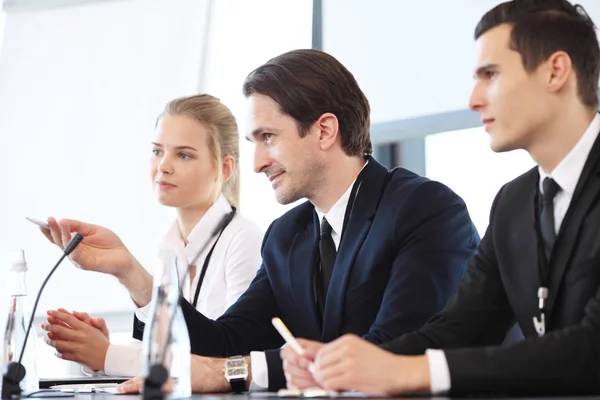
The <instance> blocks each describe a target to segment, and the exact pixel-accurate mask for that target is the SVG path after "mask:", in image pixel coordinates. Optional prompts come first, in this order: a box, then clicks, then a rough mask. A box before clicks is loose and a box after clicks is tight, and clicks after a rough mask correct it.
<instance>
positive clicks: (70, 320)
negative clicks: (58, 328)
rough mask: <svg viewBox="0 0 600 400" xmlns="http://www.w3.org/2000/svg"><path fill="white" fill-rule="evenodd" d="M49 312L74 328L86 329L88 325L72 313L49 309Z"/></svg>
mask: <svg viewBox="0 0 600 400" xmlns="http://www.w3.org/2000/svg"><path fill="white" fill-rule="evenodd" d="M48 314H49V315H50V316H51V317H54V318H56V319H58V320H60V321H63V322H66V323H67V324H68V325H69V326H70V327H71V328H73V329H84V328H85V327H86V326H87V325H86V324H85V323H83V322H81V321H80V320H79V319H78V318H77V317H75V316H74V315H72V314H69V313H65V312H62V311H49V312H48Z"/></svg>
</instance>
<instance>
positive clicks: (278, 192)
mask: <svg viewBox="0 0 600 400" xmlns="http://www.w3.org/2000/svg"><path fill="white" fill-rule="evenodd" d="M299 199H301V197H298V196H297V195H296V194H295V193H293V192H292V193H290V192H289V191H286V190H284V189H283V188H282V187H279V188H277V189H275V200H277V202H278V203H279V204H281V205H287V204H290V203H293V202H295V201H296V200H299Z"/></svg>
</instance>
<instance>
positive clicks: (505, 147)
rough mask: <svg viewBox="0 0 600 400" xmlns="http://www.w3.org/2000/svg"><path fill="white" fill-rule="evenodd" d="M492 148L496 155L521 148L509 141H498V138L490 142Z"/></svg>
mask: <svg viewBox="0 0 600 400" xmlns="http://www.w3.org/2000/svg"><path fill="white" fill-rule="evenodd" d="M490 148H491V149H492V151H493V152H494V153H506V152H508V151H513V150H517V149H519V148H520V147H519V146H518V145H517V144H516V143H513V142H512V141H509V140H498V138H496V139H494V138H493V137H492V138H491V140H490Z"/></svg>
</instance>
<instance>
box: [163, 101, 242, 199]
mask: <svg viewBox="0 0 600 400" xmlns="http://www.w3.org/2000/svg"><path fill="white" fill-rule="evenodd" d="M165 114H167V115H181V116H186V117H190V118H192V119H194V120H196V121H198V122H199V123H201V124H202V125H203V126H204V127H205V128H206V130H207V131H208V132H209V140H208V147H209V149H210V152H211V154H212V156H213V162H214V165H215V169H216V171H217V181H218V182H219V183H220V184H221V188H220V189H221V190H220V193H223V195H224V196H225V198H226V199H227V201H228V202H229V204H230V205H232V206H233V207H236V208H237V207H238V206H239V197H240V170H239V167H238V165H239V159H240V146H239V132H238V126H237V123H236V121H235V117H234V116H233V114H232V113H231V110H229V108H227V106H226V105H224V104H223V103H221V101H220V100H219V99H217V98H216V97H213V96H211V95H208V94H198V95H194V96H187V97H180V98H177V99H174V100H172V101H170V102H169V103H168V104H167V105H166V106H165V109H164V111H163V113H162V114H161V115H160V117H159V118H158V119H160V118H161V117H162V116H163V115H165ZM228 155H229V156H232V157H233V160H234V168H233V171H232V173H231V176H230V177H229V179H228V180H227V182H223V168H222V165H223V158H224V157H225V156H228Z"/></svg>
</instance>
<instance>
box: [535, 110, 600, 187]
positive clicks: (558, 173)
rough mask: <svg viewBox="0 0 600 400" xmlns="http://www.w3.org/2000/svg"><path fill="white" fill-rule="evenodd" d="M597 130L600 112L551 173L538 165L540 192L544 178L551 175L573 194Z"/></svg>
mask: <svg viewBox="0 0 600 400" xmlns="http://www.w3.org/2000/svg"><path fill="white" fill-rule="evenodd" d="M599 132H600V114H598V113H596V116H595V117H594V119H593V120H592V122H591V123H590V125H589V126H588V128H587V129H586V131H585V132H584V134H583V136H582V137H581V138H580V139H579V141H578V142H577V143H576V144H575V146H573V148H572V149H571V151H570V152H569V153H568V154H567V155H566V156H565V158H563V159H562V161H561V162H560V163H559V164H558V165H557V166H556V168H554V170H553V171H552V172H551V173H549V174H547V173H545V172H544V171H543V170H542V168H541V167H538V171H539V174H540V182H539V185H540V193H542V183H543V182H544V179H545V178H547V177H551V178H552V179H554V181H556V183H558V186H560V188H561V189H562V191H564V192H565V193H567V194H570V195H573V193H574V192H575V187H576V186H577V181H578V180H579V177H580V176H581V172H582V171H583V167H584V165H585V162H586V160H587V158H588V155H589V154H590V151H591V150H592V146H593V145H594V142H595V141H596V138H597V137H598V133H599Z"/></svg>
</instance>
